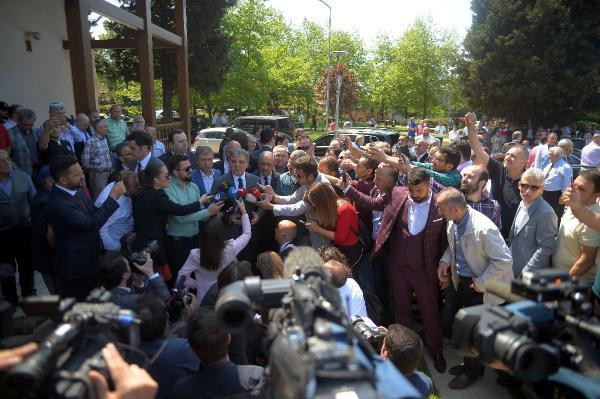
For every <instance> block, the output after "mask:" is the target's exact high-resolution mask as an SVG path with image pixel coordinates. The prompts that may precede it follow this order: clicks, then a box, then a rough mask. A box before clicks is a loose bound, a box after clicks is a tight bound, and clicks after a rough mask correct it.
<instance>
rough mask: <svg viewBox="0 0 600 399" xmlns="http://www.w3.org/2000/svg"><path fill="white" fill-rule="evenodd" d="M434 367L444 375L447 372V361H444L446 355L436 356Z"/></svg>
mask: <svg viewBox="0 0 600 399" xmlns="http://www.w3.org/2000/svg"><path fill="white" fill-rule="evenodd" d="M433 365H434V366H435V369H436V370H437V372H438V373H440V374H443V373H444V372H445V371H446V359H444V355H437V356H434V357H433Z"/></svg>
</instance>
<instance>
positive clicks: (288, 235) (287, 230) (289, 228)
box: [275, 220, 297, 245]
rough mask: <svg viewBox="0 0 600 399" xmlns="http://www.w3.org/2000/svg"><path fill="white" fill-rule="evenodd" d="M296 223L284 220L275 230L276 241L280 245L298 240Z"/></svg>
mask: <svg viewBox="0 0 600 399" xmlns="http://www.w3.org/2000/svg"><path fill="white" fill-rule="evenodd" d="M296 230H297V227H296V223H294V222H292V221H291V220H282V221H281V222H279V223H278V224H277V228H276V229H275V240H276V241H277V243H278V244H279V245H283V244H285V243H286V242H288V241H292V240H294V239H296Z"/></svg>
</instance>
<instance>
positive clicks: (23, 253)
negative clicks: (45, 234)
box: [0, 226, 35, 304]
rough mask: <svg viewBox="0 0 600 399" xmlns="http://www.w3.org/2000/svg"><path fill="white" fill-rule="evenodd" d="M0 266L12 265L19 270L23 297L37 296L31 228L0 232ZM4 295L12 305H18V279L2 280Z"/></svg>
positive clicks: (13, 228) (6, 278)
mask: <svg viewBox="0 0 600 399" xmlns="http://www.w3.org/2000/svg"><path fill="white" fill-rule="evenodd" d="M0 245H1V246H2V250H1V251H0V264H2V263H6V264H9V265H11V266H12V267H13V268H14V270H15V271H16V270H17V268H18V270H19V285H20V286H21V296H23V297H25V296H29V295H35V286H34V280H33V265H32V263H31V226H27V227H11V228H10V229H8V230H4V231H2V232H0ZM1 286H2V295H4V297H5V298H6V300H7V301H9V302H10V303H12V304H17V303H18V301H19V297H18V295H17V282H16V277H15V276H14V275H13V276H11V277H5V278H3V279H2V280H1Z"/></svg>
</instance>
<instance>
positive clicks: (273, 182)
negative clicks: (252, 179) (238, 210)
mask: <svg viewBox="0 0 600 399" xmlns="http://www.w3.org/2000/svg"><path fill="white" fill-rule="evenodd" d="M254 175H255V176H256V177H258V184H260V185H264V183H265V182H264V181H263V178H262V176H261V175H260V172H259V171H256V173H254ZM278 185H279V173H277V172H275V171H273V172H272V173H271V187H273V190H275V187H277V186H278Z"/></svg>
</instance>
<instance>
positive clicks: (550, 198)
mask: <svg viewBox="0 0 600 399" xmlns="http://www.w3.org/2000/svg"><path fill="white" fill-rule="evenodd" d="M561 194H562V192H561V191H544V192H543V193H542V198H543V199H544V201H546V202H547V203H548V205H550V206H551V207H552V209H554V213H556V217H557V218H558V224H560V219H561V218H562V215H563V213H564V212H565V206H564V205H561V204H559V203H558V200H559V199H560V195H561Z"/></svg>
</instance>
